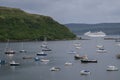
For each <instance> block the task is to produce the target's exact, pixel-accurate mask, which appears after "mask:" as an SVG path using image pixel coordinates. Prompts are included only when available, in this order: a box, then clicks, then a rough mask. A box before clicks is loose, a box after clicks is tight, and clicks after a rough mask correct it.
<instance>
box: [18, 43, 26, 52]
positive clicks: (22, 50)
mask: <svg viewBox="0 0 120 80" xmlns="http://www.w3.org/2000/svg"><path fill="white" fill-rule="evenodd" d="M21 47H22V49H21V50H20V51H19V52H20V53H26V52H27V51H26V50H24V48H23V42H22V43H21Z"/></svg>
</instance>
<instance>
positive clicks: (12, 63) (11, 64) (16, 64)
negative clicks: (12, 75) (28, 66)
mask: <svg viewBox="0 0 120 80" xmlns="http://www.w3.org/2000/svg"><path fill="white" fill-rule="evenodd" d="M19 65H20V63H16V62H15V61H11V62H10V66H19Z"/></svg>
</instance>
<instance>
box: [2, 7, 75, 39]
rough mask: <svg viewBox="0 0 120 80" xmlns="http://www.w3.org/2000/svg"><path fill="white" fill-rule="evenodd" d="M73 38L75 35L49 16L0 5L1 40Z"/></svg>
mask: <svg viewBox="0 0 120 80" xmlns="http://www.w3.org/2000/svg"><path fill="white" fill-rule="evenodd" d="M44 36H45V37H47V39H49V40H61V39H73V38H75V35H74V34H73V33H72V32H71V31H70V30H69V29H68V28H67V27H65V26H64V25H62V24H59V23H58V22H56V21H55V20H53V19H52V18H51V17H49V16H43V15H38V14H30V13H27V12H25V11H23V10H21V9H17V8H9V7H2V6H0V41H6V40H7V39H10V40H35V39H38V40H43V38H44Z"/></svg>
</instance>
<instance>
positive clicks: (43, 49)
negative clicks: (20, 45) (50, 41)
mask: <svg viewBox="0 0 120 80" xmlns="http://www.w3.org/2000/svg"><path fill="white" fill-rule="evenodd" d="M42 51H52V50H51V49H50V48H48V47H44V48H42Z"/></svg>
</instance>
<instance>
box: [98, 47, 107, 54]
mask: <svg viewBox="0 0 120 80" xmlns="http://www.w3.org/2000/svg"><path fill="white" fill-rule="evenodd" d="M96 51H97V52H98V53H106V52H107V50H105V49H104V48H99V49H98V50H96Z"/></svg>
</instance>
